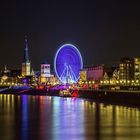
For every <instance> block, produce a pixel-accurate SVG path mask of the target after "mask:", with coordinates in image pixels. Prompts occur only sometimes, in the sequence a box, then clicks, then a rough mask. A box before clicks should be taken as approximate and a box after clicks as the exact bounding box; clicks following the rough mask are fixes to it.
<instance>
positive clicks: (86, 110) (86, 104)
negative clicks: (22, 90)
mask: <svg viewBox="0 0 140 140" xmlns="http://www.w3.org/2000/svg"><path fill="white" fill-rule="evenodd" d="M139 139H140V110H139V109H138V108H128V107H123V106H114V105H105V104H100V103H96V102H93V101H88V100H83V99H75V98H73V99H72V98H61V97H49V96H31V95H8V94H0V140H139Z"/></svg>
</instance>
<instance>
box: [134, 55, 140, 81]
mask: <svg viewBox="0 0 140 140" xmlns="http://www.w3.org/2000/svg"><path fill="white" fill-rule="evenodd" d="M134 80H140V57H137V58H134Z"/></svg>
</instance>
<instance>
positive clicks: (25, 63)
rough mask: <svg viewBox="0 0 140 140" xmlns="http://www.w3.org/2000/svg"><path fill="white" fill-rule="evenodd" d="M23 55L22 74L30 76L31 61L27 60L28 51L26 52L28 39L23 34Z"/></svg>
mask: <svg viewBox="0 0 140 140" xmlns="http://www.w3.org/2000/svg"><path fill="white" fill-rule="evenodd" d="M24 47H25V48H24V57H23V61H22V72H21V74H22V76H30V75H31V62H30V60H29V52H28V40H27V36H25V40H24Z"/></svg>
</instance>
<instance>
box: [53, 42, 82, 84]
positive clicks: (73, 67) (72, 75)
mask: <svg viewBox="0 0 140 140" xmlns="http://www.w3.org/2000/svg"><path fill="white" fill-rule="evenodd" d="M82 68H83V61H82V57H81V54H80V52H79V50H78V49H77V48H76V47H75V46H74V45H71V44H65V45H63V46H62V47H60V48H59V49H58V51H57V53H56V55H55V59H54V69H55V73H56V75H57V77H58V79H59V81H60V82H61V83H63V84H65V83H76V82H77V81H78V79H79V72H80V69H82Z"/></svg>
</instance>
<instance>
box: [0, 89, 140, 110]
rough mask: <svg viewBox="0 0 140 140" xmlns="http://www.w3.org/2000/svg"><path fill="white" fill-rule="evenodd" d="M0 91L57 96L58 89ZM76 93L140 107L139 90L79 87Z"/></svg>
mask: <svg viewBox="0 0 140 140" xmlns="http://www.w3.org/2000/svg"><path fill="white" fill-rule="evenodd" d="M5 88H7V87H5ZM0 93H1V94H14V95H34V96H35V95H37V96H38V95H41V96H59V90H52V89H50V90H47V89H35V88H24V89H22V88H9V89H6V90H3V91H2V92H0ZM77 93H78V95H77V97H78V98H84V99H90V100H94V101H96V102H102V103H107V104H115V105H123V106H138V107H140V91H128V90H114V91H112V90H93V89H79V90H78V92H77Z"/></svg>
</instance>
